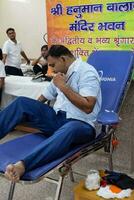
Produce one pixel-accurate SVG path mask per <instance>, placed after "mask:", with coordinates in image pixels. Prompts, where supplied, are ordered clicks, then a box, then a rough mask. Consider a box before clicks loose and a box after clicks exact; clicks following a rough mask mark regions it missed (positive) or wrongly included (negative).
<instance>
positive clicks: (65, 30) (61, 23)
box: [46, 0, 134, 60]
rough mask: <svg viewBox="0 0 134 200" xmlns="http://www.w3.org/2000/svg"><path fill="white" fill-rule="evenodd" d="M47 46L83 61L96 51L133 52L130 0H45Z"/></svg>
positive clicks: (133, 15) (133, 20)
mask: <svg viewBox="0 0 134 200" xmlns="http://www.w3.org/2000/svg"><path fill="white" fill-rule="evenodd" d="M46 6H47V23H48V43H49V44H50V45H51V44H62V45H65V46H67V47H68V48H69V49H70V50H72V52H73V54H74V55H75V56H76V57H78V56H82V57H83V59H84V60H86V59H87V56H88V55H89V54H90V53H91V52H92V51H97V50H108V49H116V50H132V51H133V50H134V1H130V0H71V1H70V0H47V3H46Z"/></svg>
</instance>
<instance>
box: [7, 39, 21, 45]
mask: <svg viewBox="0 0 134 200" xmlns="http://www.w3.org/2000/svg"><path fill="white" fill-rule="evenodd" d="M8 41H9V42H10V43H12V44H18V43H19V41H17V40H16V41H17V43H15V42H13V41H12V40H10V39H9V40H8Z"/></svg>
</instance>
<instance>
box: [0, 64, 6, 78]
mask: <svg viewBox="0 0 134 200" xmlns="http://www.w3.org/2000/svg"><path fill="white" fill-rule="evenodd" d="M5 76H6V73H5V66H4V63H3V62H2V61H1V60H0V78H3V77H5Z"/></svg>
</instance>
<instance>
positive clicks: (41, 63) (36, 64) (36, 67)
mask: <svg viewBox="0 0 134 200" xmlns="http://www.w3.org/2000/svg"><path fill="white" fill-rule="evenodd" d="M47 52H48V45H43V46H42V47H41V55H40V56H39V57H38V58H37V59H35V60H33V62H32V66H33V71H34V73H35V74H38V73H42V74H44V75H45V74H46V73H47V70H48V64H47V60H46V55H47Z"/></svg>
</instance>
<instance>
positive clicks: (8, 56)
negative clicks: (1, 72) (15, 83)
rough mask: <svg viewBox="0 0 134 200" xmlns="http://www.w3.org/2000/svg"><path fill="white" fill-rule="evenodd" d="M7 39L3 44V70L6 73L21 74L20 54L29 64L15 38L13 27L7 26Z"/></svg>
mask: <svg viewBox="0 0 134 200" xmlns="http://www.w3.org/2000/svg"><path fill="white" fill-rule="evenodd" d="M6 33H7V36H8V37H9V40H7V41H6V42H5V43H4V45H3V62H4V64H5V71H6V74H7V75H17V76H23V73H22V70H21V68H20V65H21V56H23V58H24V59H25V60H26V61H27V64H30V60H29V59H28V58H27V56H26V54H25V52H24V51H23V50H22V47H21V43H20V42H19V41H17V40H16V33H15V30H14V29H13V28H8V29H7V31H6Z"/></svg>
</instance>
